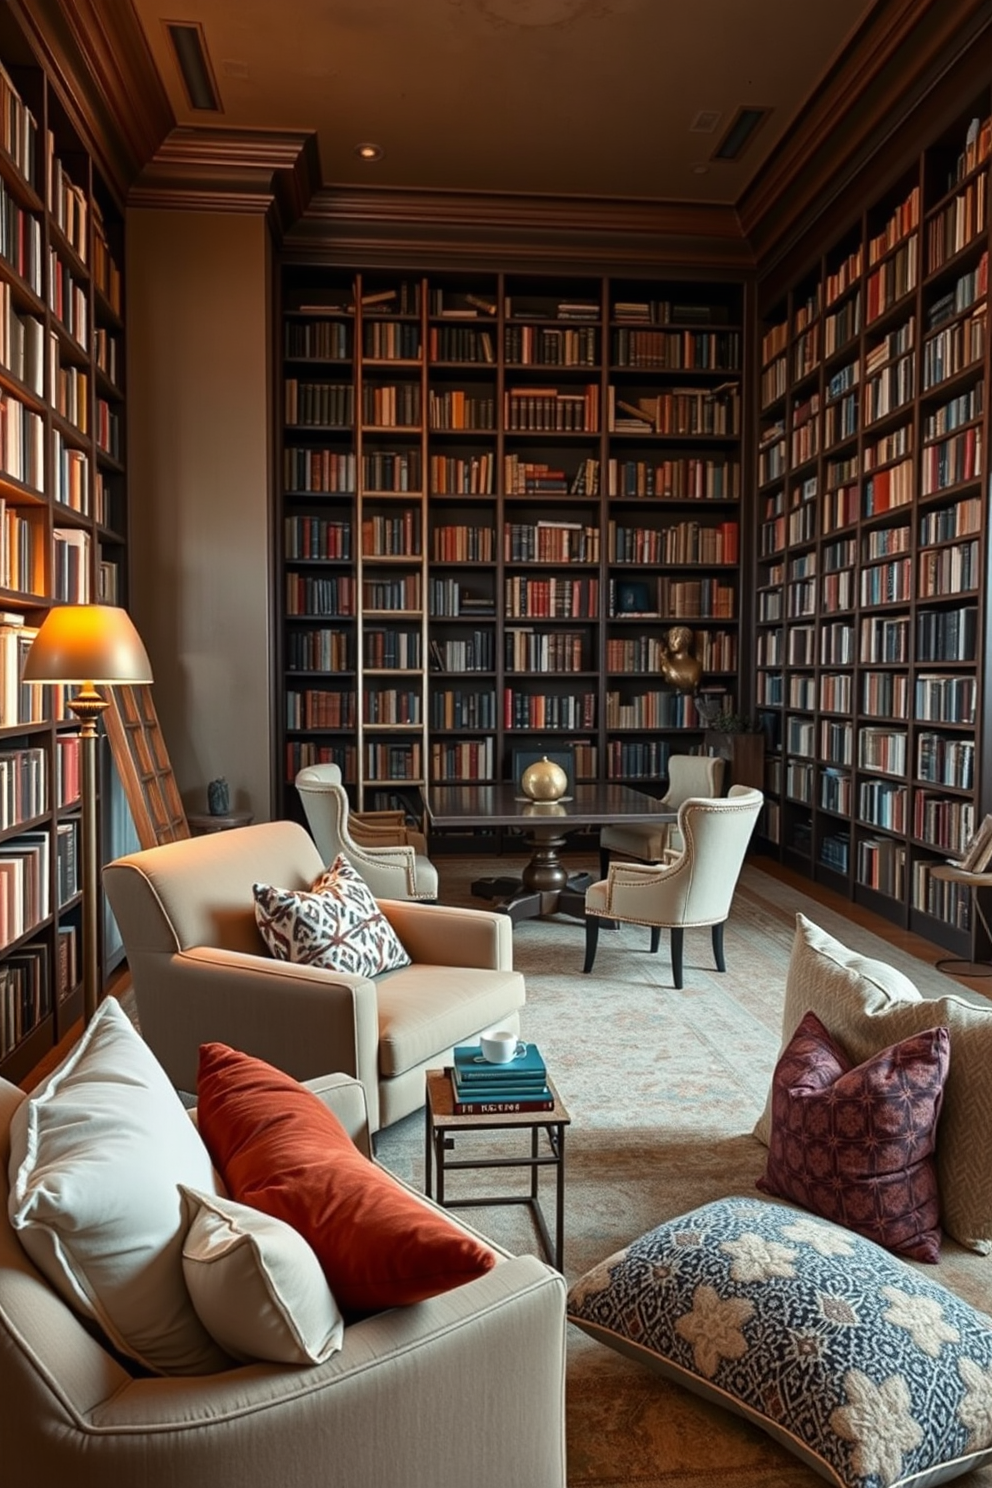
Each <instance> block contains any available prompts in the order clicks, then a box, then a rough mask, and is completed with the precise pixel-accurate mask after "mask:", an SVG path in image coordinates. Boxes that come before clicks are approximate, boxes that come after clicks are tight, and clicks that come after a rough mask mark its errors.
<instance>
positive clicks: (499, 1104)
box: [452, 1092, 555, 1116]
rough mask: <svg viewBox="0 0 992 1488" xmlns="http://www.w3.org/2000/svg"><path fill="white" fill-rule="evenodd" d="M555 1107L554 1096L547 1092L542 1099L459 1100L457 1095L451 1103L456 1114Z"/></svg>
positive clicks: (494, 1113) (512, 1112)
mask: <svg viewBox="0 0 992 1488" xmlns="http://www.w3.org/2000/svg"><path fill="white" fill-rule="evenodd" d="M554 1108H555V1101H554V1096H553V1095H551V1093H550V1092H549V1093H548V1095H547V1097H546V1098H545V1099H543V1100H537V1099H531V1098H530V1097H528V1098H526V1099H522V1100H459V1099H458V1098H457V1096H456V1097H455V1101H454V1104H453V1108H452V1109H453V1112H454V1114H455V1115H456V1116H513V1115H516V1114H517V1113H518V1112H530V1111H553V1110H554Z"/></svg>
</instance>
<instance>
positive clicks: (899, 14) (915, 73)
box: [738, 0, 992, 269]
mask: <svg viewBox="0 0 992 1488" xmlns="http://www.w3.org/2000/svg"><path fill="white" fill-rule="evenodd" d="M990 25H992V5H990V0H887V3H883V4H881V5H879V6H878V7H876V9H875V10H874V11H873V12H872V14H871V16H870V17H869V19H868V21H867V22H866V23H865V25H864V26H863V27H862V28H861V30H860V31H859V32H858V34H857V36H856V37H855V38H854V39H853V41H852V42H851V45H850V46H849V48H848V49H847V51H846V52H845V53H844V55H843V56H842V57H840V58H839V59H838V61H837V63H836V64H835V66H834V67H833V68H832V69H831V71H830V73H829V75H828V76H827V77H826V78H825V79H824V81H823V83H822V84H821V85H820V87H819V88H818V89H817V90H816V92H814V93H813V94H812V95H811V97H810V98H809V99H808V100H807V102H806V103H805V105H804V106H803V109H802V111H801V113H800V115H799V117H798V118H797V119H796V120H795V122H794V125H793V127H792V128H790V130H789V131H788V133H787V135H786V136H785V138H784V139H783V140H782V141H781V142H780V144H779V145H778V146H777V147H776V148H775V150H774V151H773V152H772V154H771V156H770V157H769V159H768V160H767V161H766V162H765V164H764V166H763V167H762V169H761V171H760V172H759V175H758V177H757V178H756V180H755V181H753V182H752V184H751V185H750V186H749V187H748V188H747V190H746V191H745V192H744V193H743V194H742V196H741V198H740V200H739V201H738V208H739V211H740V218H741V225H742V228H743V231H744V233H745V235H746V236H747V238H748V241H749V243H750V244H751V247H752V250H753V254H754V257H755V259H756V260H757V261H758V262H760V263H761V264H762V268H763V269H764V267H765V266H766V264H767V263H769V262H770V261H772V260H773V259H778V258H779V257H781V256H782V255H784V254H785V253H787V252H788V251H789V249H790V248H791V246H792V245H793V244H794V243H795V242H796V240H797V239H798V238H799V237H800V236H801V234H802V233H803V232H804V231H805V230H806V229H807V228H808V227H809V226H810V224H811V223H812V222H813V221H814V220H815V219H816V218H817V217H818V216H819V215H820V213H821V212H822V211H823V210H824V207H825V206H826V205H828V204H829V203H830V201H831V200H833V199H834V198H835V197H836V196H837V195H838V194H839V193H840V192H841V191H842V190H843V189H844V188H845V186H846V185H847V184H848V183H849V182H850V181H851V179H852V178H853V177H854V175H855V174H856V173H857V171H858V170H859V169H860V168H861V167H862V166H863V165H864V163H865V162H866V161H867V160H868V159H869V158H870V157H871V156H872V155H874V154H875V153H876V152H877V151H878V150H879V148H880V147H881V145H883V144H884V142H885V140H886V139H887V138H889V137H891V135H892V134H894V133H895V132H896V131H897V130H898V129H899V127H900V125H901V123H902V121H903V120H904V119H905V117H906V115H907V113H908V112H909V110H910V109H911V108H912V107H913V106H914V105H915V104H917V103H918V102H919V101H920V100H921V99H922V98H923V97H924V96H925V94H926V92H927V91H929V89H930V88H931V87H933V85H934V83H935V81H936V80H938V79H939V77H940V76H942V75H943V73H945V72H946V71H947V68H948V67H950V66H951V65H953V63H954V62H955V61H957V60H958V59H959V58H960V57H961V56H962V55H963V54H964V53H966V52H967V51H968V50H969V48H971V47H972V46H974V45H975V44H976V43H977V42H978V41H979V39H980V37H981V36H982V33H983V32H986V31H987V30H988V28H989V26H990ZM985 45H986V47H987V46H988V40H987V38H986V40H985Z"/></svg>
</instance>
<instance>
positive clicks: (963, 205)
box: [755, 86, 992, 954]
mask: <svg viewBox="0 0 992 1488" xmlns="http://www.w3.org/2000/svg"><path fill="white" fill-rule="evenodd" d="M990 116H992V96H990V92H989V89H988V87H987V86H986V87H985V88H984V90H983V91H982V92H981V93H980V94H979V95H978V96H977V97H976V98H975V99H973V100H972V102H971V104H970V105H969V107H968V108H967V109H965V110H962V111H960V112H959V114H958V116H957V118H956V119H952V122H951V123H949V124H948V125H947V127H946V128H943V129H942V132H941V134H940V135H939V137H938V138H936V139H933V140H931V141H930V142H929V143H927V144H925V145H924V146H923V147H922V148H921V150H920V153H919V155H918V158H917V159H916V161H915V163H914V164H913V165H912V166H911V167H910V168H909V169H908V170H907V169H906V168H905V166H903V168H902V171H901V174H900V175H899V177H898V178H897V179H896V180H895V181H894V182H893V183H892V185H891V186H890V187H888V188H887V189H886V190H885V191H884V192H883V193H882V195H881V196H879V197H877V199H876V200H875V201H874V202H870V203H869V204H868V205H867V207H863V208H862V210H861V212H860V213H859V214H858V215H857V217H853V214H852V220H851V225H850V226H849V228H848V229H847V230H846V231H845V232H843V233H842V234H841V236H839V237H838V238H837V240H836V242H835V243H834V244H833V245H828V247H827V248H826V251H825V252H821V254H820V256H819V258H818V259H817V260H816V261H815V262H814V263H812V264H810V266H809V267H808V269H807V270H806V271H805V273H802V272H801V273H800V275H799V277H797V278H796V280H795V282H794V283H793V284H792V286H791V287H790V288H789V289H788V292H787V294H786V295H785V298H784V299H783V285H782V283H781V280H778V281H777V282H776V283H775V284H774V286H769V290H768V295H767V298H768V308H767V309H766V310H765V311H763V312H762V311H761V309H760V308H759V345H760V361H759V377H760V378H762V379H763V380H762V382H761V384H760V386H761V388H762V390H763V393H764V396H763V397H762V400H761V401H762V405H763V406H762V410H761V416H760V418H761V425H760V430H759V445H758V480H759V491H758V516H759V532H758V549H757V551H758V556H757V563H756V570H755V574H756V580H757V584H756V588H757V615H756V639H757V655H756V702H757V705H758V708H759V712H760V713H761V715H762V716H763V718H764V719H765V721H766V724H767V732H768V738H769V741H770V744H769V749H768V753H767V766H766V770H767V773H766V787H767V795H768V803H769V804H768V809H767V811H766V816H765V819H764V822H763V828H762V829H763V830H764V831H765V834H766V846H767V847H768V849H769V850H770V851H773V852H775V853H776V854H778V855H780V856H781V857H782V858H783V859H784V860H786V861H791V862H793V863H801V865H802V867H803V871H805V872H807V873H811V874H812V875H813V876H814V877H816V878H817V879H821V880H822V881H823V882H828V883H830V884H831V885H832V886H833V887H835V888H838V889H839V890H840V891H841V892H843V893H845V894H846V895H847V896H848V897H851V898H853V899H855V900H857V901H858V902H860V903H864V904H866V905H869V906H870V907H872V908H875V909H877V910H879V912H881V913H883V914H885V915H886V916H887V917H889V918H891V919H894V920H895V921H897V922H898V923H900V924H903V925H905V926H907V927H909V928H918V929H919V930H920V932H921V933H923V934H926V935H928V936H930V937H931V938H933V939H936V940H938V941H939V942H940V943H942V944H944V945H946V946H947V947H948V948H950V949H952V950H954V951H956V952H958V953H959V954H964V953H965V948H966V947H967V948H968V952H969V953H970V952H972V951H973V950H974V947H975V936H976V931H980V927H976V926H975V925H973V924H972V923H971V906H970V903H969V900H968V897H967V895H964V894H962V893H960V886H958V885H955V884H953V883H949V882H940V881H939V880H938V879H936V878H935V877H934V875H933V873H932V870H933V868H934V867H935V866H936V865H937V864H939V863H940V862H942V861H943V859H944V858H945V857H946V856H947V855H949V854H955V853H958V852H960V851H961V850H962V848H963V846H964V843H965V841H966V840H967V838H968V837H969V836H970V833H971V831H972V830H973V828H974V825H975V824H976V823H977V821H979V820H981V816H982V814H983V813H984V812H986V811H988V810H989V805H990V798H992V797H990V793H992V778H990V776H989V773H988V769H987V767H986V768H985V769H984V771H983V769H982V754H983V752H984V753H986V754H987V749H985V750H984V751H983V748H982V740H983V738H986V739H987V737H988V730H989V728H990V727H992V697H989V696H987V690H988V682H987V678H988V655H987V650H986V648H987V646H988V644H989V640H988V635H989V627H990V625H992V616H990V615H989V613H988V601H987V597H986V596H987V588H988V574H989V568H988V564H989V543H988V531H987V523H985V522H984V520H983V517H982V510H983V506H984V502H985V499H986V491H987V485H988V473H987V463H986V462H987V451H988V440H989V414H988V404H987V398H986V396H985V389H986V384H987V381H988V377H989V352H988V342H987V305H988V277H987V274H988V249H989V215H988V201H989V150H990V135H992V128H990V123H989V121H990ZM962 162H967V168H962V165H961V163H962ZM838 215H839V214H838ZM760 300H761V291H760V290H759V307H760ZM821 305H822V309H821ZM862 307H863V316H862V314H861V310H862ZM817 327H822V334H820V335H818V334H817ZM783 358H784V359H785V367H786V373H785V377H784V380H783V377H782V375H781V374H779V373H778V372H776V375H775V376H774V377H770V376H769V375H768V369H769V368H770V367H774V366H775V364H776V359H783ZM772 393H774V395H775V396H774V397H772V396H771V394H772ZM818 394H819V395H820V398H821V401H820V403H819V404H817V403H816V399H817V395H818ZM845 398H851V399H852V401H851V403H850V405H849V412H850V415H851V417H850V421H849V423H848V424H847V425H846V426H845V427H842V428H839V427H838V411H839V409H840V407H841V405H842V403H843V400H844V399H845ZM854 400H856V401H854ZM817 418H819V419H820V420H822V422H823V430H822V434H823V437H822V440H821V441H820V445H819V446H817V440H816V433H815V431H810V432H809V433H807V431H806V425H807V424H808V423H810V422H813V421H814V420H815V419H817ZM807 480H808V481H809V482H810V486H811V493H812V494H811V499H812V502H813V505H814V508H815V511H816V515H815V520H814V523H813V525H812V527H801V526H800V524H798V523H797V522H796V521H794V520H793V518H794V517H795V515H796V511H795V508H793V507H792V506H791V505H790V493H791V492H792V491H793V490H794V488H795V487H796V486H797V485H798V484H799V483H801V482H803V481H807ZM845 572H846V574H847V577H848V578H849V579H850V580H851V582H850V583H847V584H845V582H844V580H845ZM983 675H984V677H985V679H986V680H985V682H984V683H983V681H982V678H983Z"/></svg>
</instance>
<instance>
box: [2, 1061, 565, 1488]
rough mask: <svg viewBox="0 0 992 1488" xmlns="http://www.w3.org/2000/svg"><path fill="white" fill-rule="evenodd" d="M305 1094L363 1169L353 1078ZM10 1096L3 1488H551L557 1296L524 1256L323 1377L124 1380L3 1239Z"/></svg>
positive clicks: (360, 1331)
mask: <svg viewBox="0 0 992 1488" xmlns="http://www.w3.org/2000/svg"><path fill="white" fill-rule="evenodd" d="M311 1088H314V1089H315V1091H316V1093H317V1094H318V1095H319V1096H320V1098H321V1099H322V1100H324V1101H325V1103H326V1104H327V1105H329V1106H330V1108H331V1109H332V1110H333V1111H334V1113H335V1115H337V1116H338V1117H339V1118H340V1119H341V1121H342V1122H343V1123H344V1125H345V1127H346V1129H347V1130H348V1131H349V1133H350V1134H351V1136H352V1138H353V1140H355V1141H356V1143H357V1144H358V1146H359V1147H361V1149H362V1150H363V1151H364V1152H365V1154H366V1156H367V1155H368V1152H369V1139H368V1127H367V1124H366V1120H365V1103H364V1099H363V1095H362V1090H361V1087H360V1086H359V1085H358V1084H357V1082H355V1081H353V1080H349V1079H346V1078H344V1077H343V1076H340V1075H338V1076H333V1075H332V1076H329V1077H325V1078H324V1079H323V1080H321V1081H315V1082H311ZM24 1098H25V1097H24V1094H23V1092H22V1091H20V1090H18V1089H17V1088H16V1086H13V1085H8V1084H7V1083H6V1081H2V1080H0V1153H2V1158H3V1162H2V1172H0V1193H2V1196H3V1204H2V1213H0V1440H2V1441H3V1456H4V1461H5V1463H6V1469H5V1476H6V1478H7V1479H9V1481H10V1482H11V1483H22V1484H24V1483H37V1484H47V1483H52V1484H55V1483H66V1484H68V1483H71V1484H72V1485H73V1488H107V1485H108V1484H120V1485H121V1488H173V1485H175V1484H177V1483H182V1484H186V1485H188V1488H193V1485H195V1484H207V1483H209V1484H210V1488H273V1484H278V1485H279V1488H332V1485H333V1484H341V1485H349V1488H351V1485H354V1488H358V1485H359V1484H362V1485H368V1488H371V1485H373V1484H374V1485H375V1488H410V1485H412V1484H421V1483H430V1484H431V1488H464V1484H465V1462H466V1453H467V1452H469V1453H470V1455H471V1459H472V1471H471V1479H472V1484H473V1488H506V1485H507V1484H508V1483H521V1484H522V1483H526V1484H527V1485H528V1488H564V1483H565V1448H564V1424H563V1415H564V1412H563V1395H564V1373H565V1358H564V1353H565V1349H564V1345H565V1287H564V1282H563V1280H562V1278H561V1276H560V1275H558V1273H557V1272H554V1271H552V1270H551V1268H550V1267H548V1266H546V1265H544V1263H543V1262H542V1261H539V1260H538V1259H537V1257H536V1256H518V1257H512V1256H509V1255H508V1254H507V1253H506V1252H505V1251H501V1250H499V1248H498V1247H497V1246H493V1247H492V1248H493V1249H494V1250H495V1251H496V1253H497V1256H498V1257H499V1260H498V1262H497V1264H496V1265H495V1266H494V1267H493V1268H492V1270H491V1271H488V1272H487V1273H486V1274H485V1276H482V1277H480V1278H479V1279H478V1280H476V1281H472V1282H468V1283H466V1284H465V1285H464V1286H460V1287H456V1288H455V1289H454V1290H453V1291H449V1292H445V1293H444V1294H443V1295H441V1296H439V1297H434V1298H431V1299H429V1300H428V1301H426V1302H418V1303H417V1304H416V1306H413V1307H403V1308H393V1309H391V1310H390V1311H388V1312H383V1313H379V1314H377V1315H376V1316H374V1317H369V1318H366V1319H365V1320H363V1321H362V1322H356V1323H352V1324H351V1325H350V1326H349V1327H347V1328H346V1329H345V1334H344V1344H343V1347H342V1349H341V1351H340V1352H339V1353H337V1354H334V1355H332V1357H331V1358H330V1359H329V1360H328V1361H327V1362H326V1363H325V1364H319V1365H313V1366H310V1367H306V1368H295V1367H291V1366H287V1365H275V1364H249V1365H243V1366H239V1367H238V1368H235V1369H230V1370H227V1371H226V1372H224V1373H222V1374H212V1375H197V1376H196V1377H195V1378H192V1379H158V1378H148V1377H140V1378H139V1377H136V1376H135V1375H133V1374H131V1373H130V1372H129V1371H128V1369H127V1367H126V1365H125V1364H124V1363H122V1361H121V1360H120V1359H119V1358H118V1357H117V1356H116V1355H114V1354H112V1353H111V1352H110V1351H109V1349H107V1348H104V1347H103V1345H102V1344H101V1343H100V1341H99V1340H98V1338H96V1337H94V1335H93V1333H92V1332H91V1331H90V1330H89V1329H88V1328H86V1327H84V1326H83V1324H82V1323H81V1322H80V1321H79V1319H78V1318H77V1317H76V1315H75V1313H73V1312H72V1311H71V1310H70V1308H69V1307H67V1306H66V1304H65V1303H64V1302H63V1301H62V1299H61V1298H60V1297H59V1295H58V1294H57V1293H56V1292H55V1291H54V1289H53V1288H52V1287H51V1286H50V1285H49V1284H48V1282H47V1281H45V1280H44V1279H43V1278H42V1276H41V1274H40V1273H39V1272H38V1271H36V1270H35V1268H34V1266H33V1265H32V1264H31V1262H30V1261H29V1260H28V1257H27V1255H26V1253H25V1251H24V1250H23V1248H22V1247H21V1245H20V1242H19V1241H18V1238H17V1235H16V1234H15V1232H14V1230H13V1229H12V1228H11V1226H10V1222H9V1220H8V1218H7V1166H8V1157H9V1149H10V1143H9V1138H8V1131H9V1126H10V1121H11V1117H12V1116H13V1113H14V1111H15V1110H16V1108H17V1106H18V1105H19V1104H20V1102H21V1101H23V1100H24ZM423 1202H425V1203H427V1202H429V1201H428V1200H423ZM449 1218H451V1220H452V1222H453V1223H455V1224H458V1223H459V1221H458V1220H457V1219H456V1218H455V1217H454V1216H453V1215H449ZM463 1228H467V1227H465V1226H463ZM470 1233H473V1232H471V1231H470ZM487 1243H489V1244H491V1242H487ZM508 1428H509V1429H508Z"/></svg>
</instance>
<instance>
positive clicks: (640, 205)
mask: <svg viewBox="0 0 992 1488" xmlns="http://www.w3.org/2000/svg"><path fill="white" fill-rule="evenodd" d="M283 251H284V253H285V254H286V255H287V256H289V257H300V258H308V259H310V260H311V261H313V260H314V259H319V260H322V261H325V262H328V263H357V262H361V263H366V264H398V263H403V262H406V263H416V264H420V265H432V266H436V267H456V266H462V267H467V266H471V265H474V264H476V263H478V264H487V263H488V264H489V265H491V264H492V263H493V261H494V259H497V258H498V259H499V261H500V263H501V264H503V265H505V266H506V267H508V268H509V267H519V268H527V269H535V270H536V269H546V268H555V267H558V268H560V267H562V266H567V267H568V268H570V269H577V270H581V269H586V270H588V271H589V272H601V271H602V270H603V269H604V268H607V267H609V268H611V269H614V270H616V269H625V270H628V271H630V272H644V273H655V272H657V270H658V268H659V266H663V265H666V264H668V265H679V266H683V267H684V265H685V264H686V263H687V262H691V263H692V264H693V267H694V268H695V267H696V266H697V265H698V267H699V268H700V269H705V270H706V271H707V272H712V271H719V270H721V269H726V270H728V271H734V272H736V273H738V274H739V273H740V272H741V271H742V270H743V271H749V270H750V269H751V268H752V267H753V260H752V258H751V254H750V250H749V248H748V245H747V243H746V242H745V241H744V238H743V236H742V234H741V229H740V222H739V220H738V217H737V213H736V212H735V210H734V209H733V208H732V207H724V206H709V205H697V204H695V203H678V202H666V203H660V202H650V201H627V200H622V199H619V198H612V197H611V198H595V197H548V196H537V195H533V196H531V195H514V194H511V193H497V192H466V191H451V192H444V191H417V190H414V189H407V188H380V187H355V186H347V187H333V186H332V187H325V188H324V189H323V190H321V191H319V192H317V193H316V194H315V196H314V197H313V200H312V201H311V202H310V205H309V207H308V209H307V211H306V212H305V214H304V215H303V216H302V217H301V219H300V220H299V221H298V222H297V223H295V224H294V226H293V227H292V228H290V230H289V231H288V232H287V233H286V236H285V240H284V243H283Z"/></svg>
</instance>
